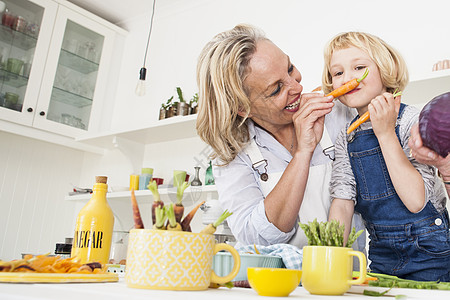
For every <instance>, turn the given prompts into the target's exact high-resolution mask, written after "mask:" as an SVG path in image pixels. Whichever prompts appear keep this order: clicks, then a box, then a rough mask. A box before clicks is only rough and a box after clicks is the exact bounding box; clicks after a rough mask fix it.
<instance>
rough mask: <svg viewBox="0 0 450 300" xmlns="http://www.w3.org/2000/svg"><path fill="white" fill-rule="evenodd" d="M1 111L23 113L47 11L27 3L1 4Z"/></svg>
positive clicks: (2, 2) (17, 1) (23, 1)
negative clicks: (41, 28)
mask: <svg viewBox="0 0 450 300" xmlns="http://www.w3.org/2000/svg"><path fill="white" fill-rule="evenodd" d="M0 12H1V25H0V107H1V108H2V109H8V110H14V111H18V112H21V111H22V109H23V104H24V98H25V92H26V90H27V86H28V79H29V77H30V71H31V68H32V66H33V60H34V57H35V56H34V54H35V51H36V44H37V39H38V36H39V29H40V26H41V23H42V18H43V14H44V8H43V7H41V6H38V5H36V4H34V3H31V2H29V1H25V0H9V1H0Z"/></svg>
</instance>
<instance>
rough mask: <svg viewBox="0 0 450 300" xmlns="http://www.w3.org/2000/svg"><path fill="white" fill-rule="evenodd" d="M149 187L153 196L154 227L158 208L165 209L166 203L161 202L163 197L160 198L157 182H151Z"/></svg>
mask: <svg viewBox="0 0 450 300" xmlns="http://www.w3.org/2000/svg"><path fill="white" fill-rule="evenodd" d="M147 187H148V189H149V190H150V191H151V192H152V194H153V204H152V222H153V225H155V224H156V208H157V207H159V208H162V207H164V202H162V201H161V197H160V196H159V192H158V184H157V183H156V181H155V180H152V181H150V183H149V184H148V186H147Z"/></svg>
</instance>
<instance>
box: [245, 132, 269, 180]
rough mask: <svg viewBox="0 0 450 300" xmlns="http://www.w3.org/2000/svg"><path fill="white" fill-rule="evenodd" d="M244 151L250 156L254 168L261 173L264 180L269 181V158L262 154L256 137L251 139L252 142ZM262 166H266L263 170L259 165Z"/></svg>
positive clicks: (260, 175)
mask: <svg viewBox="0 0 450 300" xmlns="http://www.w3.org/2000/svg"><path fill="white" fill-rule="evenodd" d="M244 152H245V154H247V155H248V157H249V158H250V160H251V162H252V168H253V170H255V171H256V172H257V173H258V174H259V177H260V178H261V180H262V181H267V179H269V175H267V165H268V163H267V159H265V158H264V157H263V156H262V154H261V151H260V150H259V148H258V145H256V141H255V139H254V138H252V139H251V140H250V143H249V144H248V145H247V147H245V149H244ZM261 166H264V169H263V171H260V170H259V167H261Z"/></svg>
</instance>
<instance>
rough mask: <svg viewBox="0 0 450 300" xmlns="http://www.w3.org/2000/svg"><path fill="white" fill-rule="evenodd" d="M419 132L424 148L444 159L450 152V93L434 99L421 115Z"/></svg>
mask: <svg viewBox="0 0 450 300" xmlns="http://www.w3.org/2000/svg"><path fill="white" fill-rule="evenodd" d="M419 132H420V136H421V138H422V141H423V144H424V146H426V147H428V148H430V149H432V150H434V151H435V152H436V153H438V154H439V155H440V156H442V157H446V156H447V155H448V153H449V152H450V92H447V93H444V94H441V95H439V96H436V97H434V98H433V99H432V100H431V101H430V102H428V103H427V104H425V106H424V107H423V108H422V111H421V112H420V115H419Z"/></svg>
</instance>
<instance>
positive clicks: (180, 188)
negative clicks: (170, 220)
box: [174, 181, 189, 223]
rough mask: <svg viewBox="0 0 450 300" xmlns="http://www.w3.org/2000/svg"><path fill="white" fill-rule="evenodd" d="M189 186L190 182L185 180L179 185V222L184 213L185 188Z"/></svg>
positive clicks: (177, 214)
mask: <svg viewBox="0 0 450 300" xmlns="http://www.w3.org/2000/svg"><path fill="white" fill-rule="evenodd" d="M188 186H189V182H186V181H185V182H183V183H182V184H180V185H178V186H177V203H175V207H174V210H175V219H176V220H177V222H178V223H181V219H182V218H183V215H184V206H183V203H182V201H183V194H184V190H185V189H187V187H188Z"/></svg>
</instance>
